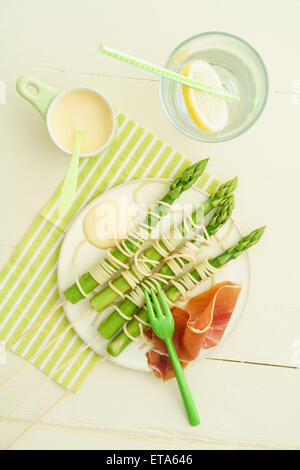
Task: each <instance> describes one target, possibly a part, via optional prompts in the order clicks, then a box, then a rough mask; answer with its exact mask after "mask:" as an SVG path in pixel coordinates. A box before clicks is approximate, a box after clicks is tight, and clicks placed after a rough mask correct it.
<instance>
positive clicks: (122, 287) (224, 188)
mask: <svg viewBox="0 0 300 470" xmlns="http://www.w3.org/2000/svg"><path fill="white" fill-rule="evenodd" d="M236 186H237V177H236V178H233V179H231V180H229V181H227V183H224V184H222V185H221V186H220V187H219V188H218V189H217V191H216V192H215V193H214V194H213V196H211V197H210V198H209V199H208V201H207V202H206V203H205V204H204V215H206V214H208V213H209V212H210V211H211V210H212V209H214V208H215V207H216V206H217V205H218V204H220V202H222V201H223V200H224V199H225V198H226V197H227V196H228V195H229V194H231V193H232V192H233V191H234V190H235V188H236ZM202 214H203V212H201V208H200V209H198V210H197V211H195V212H194V213H193V214H192V219H193V221H194V222H195V223H197V224H199V220H201V219H202ZM188 225H189V227H188V229H191V224H190V223H189V222H188ZM178 229H179V231H180V233H181V234H182V235H183V236H185V235H186V229H185V224H183V223H182V224H179V226H178ZM160 245H161V247H162V249H163V250H166V247H165V245H164V244H163V242H162V241H161V242H160ZM144 255H145V256H146V258H148V259H149V260H155V261H159V260H161V259H162V256H161V254H160V253H159V252H158V251H157V250H156V249H155V248H150V249H149V250H147V251H146V252H145V253H144ZM148 267H149V268H150V269H151V264H150V263H149V264H148ZM130 273H131V274H132V275H133V276H134V277H135V278H136V280H137V281H138V278H137V276H136V275H135V272H134V271H133V270H132V269H130ZM112 285H113V286H114V287H115V288H116V290H114V289H112V288H111V287H110V286H108V287H106V288H105V289H103V290H102V291H101V292H99V294H97V295H95V296H94V297H93V298H92V299H91V301H90V302H91V305H92V307H94V309H95V310H97V312H101V311H102V310H104V309H105V308H106V307H108V306H109V305H110V304H112V303H113V301H114V300H116V299H117V298H118V296H119V295H118V294H117V292H122V293H123V294H124V293H125V292H126V291H128V290H129V289H130V288H131V286H130V284H129V283H128V282H127V280H126V279H125V278H124V277H123V276H122V274H121V275H120V276H119V277H118V278H117V279H116V280H115V281H113V282H112Z"/></svg>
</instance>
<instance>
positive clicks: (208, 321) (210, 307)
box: [146, 281, 241, 381]
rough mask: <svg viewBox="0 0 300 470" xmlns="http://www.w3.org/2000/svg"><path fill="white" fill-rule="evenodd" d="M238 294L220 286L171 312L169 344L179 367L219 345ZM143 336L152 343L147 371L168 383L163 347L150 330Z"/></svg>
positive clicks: (231, 286) (228, 285)
mask: <svg viewBox="0 0 300 470" xmlns="http://www.w3.org/2000/svg"><path fill="white" fill-rule="evenodd" d="M240 291H241V286H238V285H236V284H233V283H232V282H229V281H226V282H221V283H219V284H216V285H215V286H213V287H212V288H211V289H209V290H208V291H205V292H203V293H202V294H200V295H198V296H197V297H193V298H192V299H191V300H190V301H189V302H188V303H187V305H186V306H185V308H184V310H183V309H180V308H178V307H174V308H173V309H172V314H173V317H174V320H175V332H174V336H173V341H174V346H175V348H176V351H177V354H178V357H179V359H180V362H181V365H182V366H183V367H186V366H187V364H188V363H189V362H190V361H193V360H194V359H196V358H197V357H198V355H199V352H200V350H201V349H202V348H203V349H209V348H212V347H214V346H216V345H217V344H218V343H219V342H220V341H221V339H222V337H223V334H224V331H225V329H226V327H227V325H228V322H229V320H230V318H231V315H232V313H233V310H234V307H235V305H236V302H237V299H238V296H239V294H240ZM146 335H147V336H148V338H150V339H151V340H152V341H153V348H152V349H151V350H150V351H149V352H148V353H147V360H148V364H149V367H150V369H151V370H152V371H153V373H154V374H155V375H156V376H157V377H158V378H161V379H163V380H164V381H165V380H169V379H171V378H172V377H174V371H173V368H172V365H171V362H170V359H169V356H168V352H167V349H166V346H165V343H164V342H163V341H162V340H161V339H160V338H158V337H157V336H156V335H155V334H154V333H153V331H152V330H151V329H149V330H147V331H146Z"/></svg>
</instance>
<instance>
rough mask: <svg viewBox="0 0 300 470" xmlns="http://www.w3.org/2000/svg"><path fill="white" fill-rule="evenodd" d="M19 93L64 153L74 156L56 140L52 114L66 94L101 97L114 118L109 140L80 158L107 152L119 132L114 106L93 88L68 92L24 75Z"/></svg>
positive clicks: (20, 81)
mask: <svg viewBox="0 0 300 470" xmlns="http://www.w3.org/2000/svg"><path fill="white" fill-rule="evenodd" d="M16 88H17V92H18V93H19V94H20V95H21V96H22V97H23V98H25V99H26V100H27V101H28V102H29V103H31V104H32V105H33V106H34V107H35V108H36V109H37V110H38V111H39V113H40V114H41V116H42V118H43V119H44V120H45V121H46V125H47V128H48V131H49V134H50V137H51V139H52V140H53V142H54V143H55V144H56V145H57V147H59V148H60V149H61V150H62V151H63V152H65V153H67V154H69V155H72V152H70V150H68V149H66V148H64V147H63V146H62V145H61V144H60V143H59V142H58V141H57V140H56V138H55V136H54V134H53V130H52V125H51V114H52V111H53V109H54V108H55V106H56V104H57V103H58V101H59V100H61V99H62V98H63V97H64V96H65V95H66V94H68V93H71V92H73V91H79V90H86V91H90V92H92V93H95V94H96V95H98V96H100V97H101V98H102V100H103V101H104V102H105V103H106V104H107V106H108V107H109V109H110V112H111V116H112V122H113V125H112V131H111V134H110V136H109V138H108V140H107V141H106V142H105V144H104V145H103V146H102V147H101V148H99V149H97V150H96V151H95V152H92V153H84V154H83V153H80V157H81V158H82V157H93V156H96V155H99V154H100V153H102V152H103V151H104V150H107V149H108V148H109V147H110V145H111V144H112V142H113V140H114V138H115V135H116V132H117V119H116V113H115V110H114V108H113V107H112V105H111V104H110V103H109V101H108V100H107V99H106V98H105V96H103V95H102V93H100V92H99V91H97V90H95V89H93V88H88V87H76V88H68V89H66V90H59V89H58V88H54V87H52V86H50V85H48V84H47V83H44V82H42V81H41V80H39V79H38V78H35V77H31V76H29V75H23V76H21V77H20V78H19V79H18V81H17V84H16ZM78 130H84V129H78Z"/></svg>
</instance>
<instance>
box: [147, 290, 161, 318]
mask: <svg viewBox="0 0 300 470" xmlns="http://www.w3.org/2000/svg"><path fill="white" fill-rule="evenodd" d="M150 292H151V297H152V302H153V304H154V309H155V312H156V315H157V318H163V316H164V314H163V312H162V310H161V307H160V304H159V301H158V299H157V297H156V294H155V292H154V290H153V289H152V288H151V289H150Z"/></svg>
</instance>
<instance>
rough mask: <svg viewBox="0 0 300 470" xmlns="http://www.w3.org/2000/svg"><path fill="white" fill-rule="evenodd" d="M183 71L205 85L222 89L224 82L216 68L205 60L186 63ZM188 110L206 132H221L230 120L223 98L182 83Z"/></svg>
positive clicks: (195, 121)
mask: <svg viewBox="0 0 300 470" xmlns="http://www.w3.org/2000/svg"><path fill="white" fill-rule="evenodd" d="M181 73H182V74H183V75H185V76H186V77H188V78H192V79H194V80H198V81H199V82H200V83H203V84H204V85H209V86H211V87H213V88H217V89H219V90H222V82H221V80H220V78H219V76H218V74H217V72H216V71H215V69H214V68H213V67H212V66H211V65H209V64H208V63H207V62H205V61H204V60H194V61H192V62H188V63H187V64H185V65H184V66H183V67H182V69H181ZM182 93H183V99H184V103H185V106H186V108H187V112H188V114H189V116H190V117H191V119H192V120H193V121H194V123H195V124H196V125H197V126H198V127H199V128H200V129H202V130H203V131H205V132H219V131H221V130H222V129H224V127H225V126H226V124H227V122H228V107H227V103H226V101H225V100H224V99H223V98H219V97H218V96H213V95H211V94H210V93H206V92H202V91H197V90H194V89H193V88H191V87H188V86H186V85H182Z"/></svg>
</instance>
